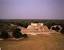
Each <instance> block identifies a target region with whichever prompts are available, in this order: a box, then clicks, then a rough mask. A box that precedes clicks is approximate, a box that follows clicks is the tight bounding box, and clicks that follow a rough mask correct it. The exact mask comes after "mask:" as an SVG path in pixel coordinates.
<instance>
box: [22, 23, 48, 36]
mask: <svg viewBox="0 0 64 50" xmlns="http://www.w3.org/2000/svg"><path fill="white" fill-rule="evenodd" d="M22 32H23V33H27V34H33V35H35V34H42V33H43V32H49V29H48V27H47V26H46V25H44V24H43V23H31V25H28V27H27V28H23V29H22Z"/></svg>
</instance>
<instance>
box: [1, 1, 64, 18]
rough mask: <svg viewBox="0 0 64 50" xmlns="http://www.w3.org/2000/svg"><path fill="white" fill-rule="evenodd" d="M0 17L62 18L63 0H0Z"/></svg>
mask: <svg viewBox="0 0 64 50" xmlns="http://www.w3.org/2000/svg"><path fill="white" fill-rule="evenodd" d="M0 19H64V0H0Z"/></svg>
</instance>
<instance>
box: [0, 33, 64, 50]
mask: <svg viewBox="0 0 64 50" xmlns="http://www.w3.org/2000/svg"><path fill="white" fill-rule="evenodd" d="M0 48H2V50H64V35H62V34H58V33H52V34H51V35H43V34H40V35H33V36H32V35H28V38H26V39H23V40H19V41H14V40H4V41H0Z"/></svg>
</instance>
